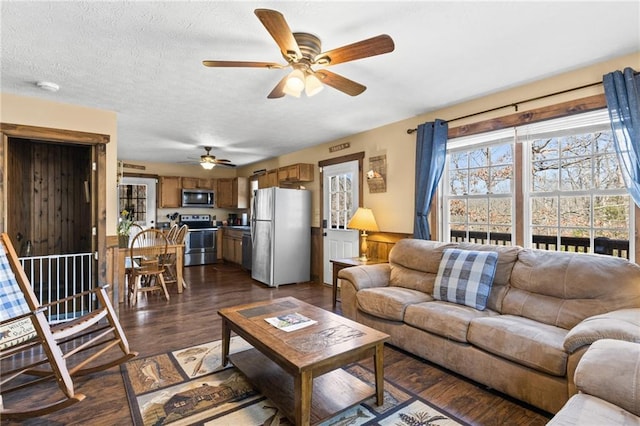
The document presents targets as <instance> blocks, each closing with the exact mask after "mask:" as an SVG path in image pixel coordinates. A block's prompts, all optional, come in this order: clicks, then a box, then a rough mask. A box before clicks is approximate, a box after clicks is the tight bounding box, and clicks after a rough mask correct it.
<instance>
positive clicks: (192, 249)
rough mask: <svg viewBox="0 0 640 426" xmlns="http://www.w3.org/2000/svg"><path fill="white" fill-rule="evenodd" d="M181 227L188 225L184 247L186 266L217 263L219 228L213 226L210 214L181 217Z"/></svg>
mask: <svg viewBox="0 0 640 426" xmlns="http://www.w3.org/2000/svg"><path fill="white" fill-rule="evenodd" d="M180 225H187V226H188V227H189V231H187V238H186V239H185V247H184V266H192V265H206V264H209V263H216V262H217V257H218V256H217V249H216V236H217V235H216V234H217V228H215V227H214V226H213V225H212V224H211V215H209V214H201V215H197V214H191V215H184V214H183V215H181V216H180Z"/></svg>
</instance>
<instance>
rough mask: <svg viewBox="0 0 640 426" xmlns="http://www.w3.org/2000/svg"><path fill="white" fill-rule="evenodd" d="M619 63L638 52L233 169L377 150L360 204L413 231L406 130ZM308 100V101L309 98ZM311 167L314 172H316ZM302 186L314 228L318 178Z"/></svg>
mask: <svg viewBox="0 0 640 426" xmlns="http://www.w3.org/2000/svg"><path fill="white" fill-rule="evenodd" d="M625 67H633V68H635V69H640V52H637V53H635V54H632V55H627V56H624V57H620V58H616V59H612V60H609V61H606V62H602V63H599V64H596V65H593V66H590V67H587V68H582V69H578V70H575V71H571V72H567V73H564V74H561V75H558V76H556V77H552V78H548V79H545V80H540V81H537V82H533V83H529V84H525V85H523V86H520V87H517V88H513V89H510V90H507V91H504V92H500V93H496V94H493V95H488V96H485V97H482V98H479V99H474V100H470V101H468V102H464V103H461V104H458V105H453V106H451V107H448V108H443V109H441V110H438V111H434V112H430V113H427V114H423V115H420V116H417V117H412V118H409V119H406V120H403V121H399V122H396V123H392V124H389V125H387V126H383V127H379V128H376V129H372V130H369V131H366V132H363V133H358V134H355V135H352V136H349V137H346V138H343V139H338V140H334V141H329V142H326V143H324V144H321V145H318V146H315V147H312V148H309V149H304V150H301V151H297V152H294V153H291V154H287V155H284V156H281V157H278V158H277V159H273V160H269V161H264V162H259V163H254V164H251V165H249V166H246V167H244V168H242V169H241V170H239V171H238V173H239V174H241V175H243V176H248V175H250V174H251V172H252V171H253V170H259V169H262V168H266V169H271V168H274V167H277V166H279V165H287V164H292V163H297V162H312V163H314V164H316V165H317V163H318V161H320V160H326V159H328V158H333V157H339V156H343V155H346V154H351V153H355V152H362V151H364V152H365V161H364V168H365V171H366V170H367V169H368V166H369V158H370V157H372V156H377V155H381V154H386V155H387V192H384V193H374V194H371V193H369V190H368V188H367V185H366V184H365V185H364V205H365V206H366V207H369V208H371V209H372V210H373V212H374V214H375V217H376V221H377V222H378V226H379V228H380V230H381V231H383V232H400V233H413V210H414V179H415V178H414V176H415V138H416V134H415V133H414V134H411V135H409V134H407V132H406V131H407V129H409V128H415V127H416V126H417V125H418V124H421V123H424V122H426V121H433V120H434V119H435V118H440V119H443V120H451V119H453V118H456V117H461V116H465V115H468V114H473V113H477V112H480V111H485V110H487V109H491V108H496V107H500V106H502V105H508V104H512V103H515V102H519V101H522V100H525V99H530V98H535V97H539V96H544V95H548V94H550V93H554V92H559V91H563V90H567V89H572V88H575V87H580V86H584V85H587V84H590V83H595V82H601V81H602V76H603V75H604V74H606V73H609V72H611V71H614V70H622V69H623V68H625ZM599 93H603V88H602V85H598V86H596V87H592V88H589V89H583V90H579V91H574V92H571V93H567V94H563V95H558V96H553V97H548V98H545V99H543V100H538V101H534V102H529V103H520V104H519V108H518V111H526V110H529V109H534V108H539V107H541V106H545V105H553V104H557V103H560V102H564V101H567V100H571V99H579V98H584V97H587V96H591V95H595V94H599ZM309 101H311V100H309ZM513 112H515V110H514V108H513V107H510V108H505V109H503V110H500V111H496V112H493V113H487V114H483V115H480V116H476V117H473V118H469V119H466V120H459V121H455V122H452V123H450V125H449V126H450V127H456V126H460V125H463V124H469V123H472V122H478V121H483V120H487V119H489V118H494V117H500V116H503V115H508V114H511V113H513ZM342 142H349V143H350V145H351V146H350V148H348V149H345V150H342V151H338V152H335V153H330V152H329V147H331V146H333V145H337V144H340V143H342ZM316 171H317V170H316ZM306 187H307V188H309V189H311V190H313V191H314V196H313V203H314V204H313V222H312V224H313V226H319V217H320V211H319V197H320V195H319V194H318V188H319V184H318V179H317V175H316V179H315V180H314V182H312V183H311V184H309V185H306Z"/></svg>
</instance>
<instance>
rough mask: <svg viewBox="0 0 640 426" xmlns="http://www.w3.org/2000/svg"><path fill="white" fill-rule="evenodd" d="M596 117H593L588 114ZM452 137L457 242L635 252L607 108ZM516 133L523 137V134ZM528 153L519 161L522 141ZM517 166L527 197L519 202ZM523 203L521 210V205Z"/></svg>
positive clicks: (448, 183) (447, 188) (451, 207)
mask: <svg viewBox="0 0 640 426" xmlns="http://www.w3.org/2000/svg"><path fill="white" fill-rule="evenodd" d="M589 114H592V115H589ZM508 134H509V133H508V131H507V133H505V131H502V132H496V133H495V138H494V139H493V140H492V134H487V135H479V136H478V137H477V141H478V142H476V139H473V137H468V138H462V139H461V140H460V141H459V142H458V141H457V140H455V139H454V140H451V141H449V146H450V151H449V152H448V153H447V164H446V169H445V175H444V179H443V183H442V186H441V188H442V189H441V190H442V193H443V196H442V200H443V203H444V206H445V209H446V210H445V212H446V217H445V218H444V226H445V228H444V231H445V234H447V235H449V236H450V239H451V240H452V241H469V242H478V243H493V244H515V241H516V236H515V234H514V232H515V222H516V220H515V214H516V211H523V212H524V217H523V218H522V219H523V221H524V223H525V229H524V234H525V235H524V236H523V237H520V238H519V240H520V241H521V240H523V239H524V245H525V246H527V247H534V248H543V249H549V250H568V251H583V252H596V253H604V254H613V255H616V256H621V257H628V256H629V249H630V244H631V243H630V235H632V230H631V225H632V223H633V221H632V219H633V218H632V215H633V210H632V207H631V199H630V196H629V194H628V193H627V190H626V188H625V184H624V180H623V177H622V173H621V170H620V167H619V165H618V159H617V155H616V151H615V146H614V140H613V135H612V132H611V128H610V125H609V123H608V116H606V114H605V113H604V112H596V113H587V114H584V115H582V117H579V116H574V117H569V118H566V119H561V120H556V121H553V122H549V123H543V124H541V125H539V127H535V125H533V126H525V127H523V128H522V129H520V128H518V129H513V133H512V137H509V136H505V135H508ZM516 135H518V136H517V137H516ZM516 143H518V144H522V152H523V158H515V155H514V153H515V144H516ZM516 170H521V171H522V174H523V175H522V176H519V179H518V181H522V182H523V188H522V192H523V195H524V197H523V200H522V205H521V206H516V199H515V189H514V186H515V182H516V175H515V173H516ZM516 207H519V208H518V209H516Z"/></svg>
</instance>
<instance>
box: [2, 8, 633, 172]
mask: <svg viewBox="0 0 640 426" xmlns="http://www.w3.org/2000/svg"><path fill="white" fill-rule="evenodd" d="M256 8H268V9H275V10H278V11H280V12H282V13H283V14H284V16H285V18H286V20H287V22H288V24H289V26H290V27H291V29H292V30H293V31H300V32H310V33H313V34H316V35H317V36H319V37H320V38H321V40H322V43H323V50H330V49H334V48H337V47H340V46H343V45H346V44H350V43H353V42H356V41H359V40H362V39H366V38H370V37H373V36H376V35H378V34H389V35H390V36H391V37H392V38H393V40H394V42H395V46H396V48H395V51H394V52H392V53H389V54H386V55H381V56H376V57H372V58H367V59H363V60H359V61H354V62H349V63H343V64H338V65H336V66H334V67H331V68H330V69H331V71H333V72H336V73H339V74H341V75H343V76H345V77H347V78H349V79H352V80H355V81H357V82H359V83H361V84H364V85H365V86H367V90H366V91H365V92H364V93H363V94H361V95H360V96H356V97H351V96H348V95H345V94H343V93H341V92H338V91H336V90H334V89H332V88H330V87H326V88H325V90H323V91H322V92H321V93H320V94H318V95H316V96H314V97H312V98H307V97H305V96H304V95H303V96H302V97H301V98H299V99H296V98H291V97H285V98H281V99H274V100H269V99H267V95H268V94H269V92H270V91H271V90H272V89H273V87H274V86H275V85H276V84H277V83H278V82H279V81H280V79H281V78H282V77H283V76H284V75H285V74H286V73H287V72H289V70H288V69H285V70H268V69H259V68H252V69H249V68H247V69H240V68H206V67H204V66H203V65H202V60H204V59H217V60H241V61H266V62H283V60H282V56H281V55H280V51H279V49H278V47H277V45H276V44H275V42H274V40H273V39H272V38H271V36H270V35H269V33H268V32H267V31H266V29H265V28H264V27H263V26H262V24H261V23H260V21H259V20H258V18H257V17H256V16H255V15H254V13H253V11H254V9H256ZM0 12H1V15H0V16H1V18H0V19H1V37H2V38H1V42H2V43H1V44H2V47H1V54H2V56H1V65H2V67H1V89H2V92H5V93H13V94H18V95H23V96H30V97H39V98H45V99H49V100H54V101H58V102H63V103H71V104H76V105H83V106H87V107H94V108H99V109H104V110H110V111H115V112H117V113H118V158H119V159H121V160H127V161H136V160H138V161H151V162H183V161H188V160H189V158H190V157H191V158H197V157H198V156H199V155H200V154H202V153H203V150H202V146H205V145H210V146H214V150H213V152H212V154H214V155H216V156H217V157H218V158H226V159H229V160H231V161H232V162H233V163H235V164H238V165H245V164H250V163H253V162H255V161H258V160H261V159H265V158H269V157H273V156H277V155H281V154H284V153H287V152H292V151H297V150H299V149H302V148H305V147H309V146H312V145H316V144H320V143H324V142H328V141H332V140H335V139H338V138H341V137H344V136H348V135H351V134H354V133H358V132H361V131H364V130H367V129H371V128H375V127H379V126H382V125H385V124H389V123H393V122H396V121H399V120H403V119H406V118H410V117H413V116H416V115H421V114H424V113H426V112H428V111H431V110H435V109H439V108H442V107H444V106H448V105H453V104H456V103H459V102H461V101H465V100H469V99H473V98H476V97H479V96H483V95H486V94H489V93H493V92H498V91H502V90H504V89H507V88H510V87H514V86H518V85H522V84H525V83H528V82H531V81H535V80H539V79H542V78H546V77H549V76H552V75H555V74H560V73H563V72H567V71H570V70H573V69H578V68H582V67H584V66H587V65H590V64H593V63H597V62H601V61H604V60H607V59H611V58H614V57H618V56H622V55H626V54H629V53H633V52H637V51H640V2H638V1H625V2H618V3H615V2H611V1H599V2H596V1H569V2H564V1H549V2H539V1H529V2H523V1H509V2H484V1H477V2H470V1H467V2H462V1H439V2H436V1H418V2H417V1H389V2H371V1H369V2H354V1H295V2H294V1H277V2H275V1H271V2H252V1H233V2H232V1H207V2H204V1H200V2H199V1H195V2H183V1H166V2H158V1H144V2H102V1H100V2H90V1H82V2H81V1H64V2H58V1H38V2H31V1H26V2H25V1H6V0H2V3H1V11H0ZM39 80H46V81H52V82H55V83H57V84H59V85H60V91H59V92H57V93H50V92H45V91H43V90H41V89H38V88H37V87H36V86H35V82H36V81H39Z"/></svg>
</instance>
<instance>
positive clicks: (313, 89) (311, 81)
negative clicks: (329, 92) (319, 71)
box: [304, 74, 323, 96]
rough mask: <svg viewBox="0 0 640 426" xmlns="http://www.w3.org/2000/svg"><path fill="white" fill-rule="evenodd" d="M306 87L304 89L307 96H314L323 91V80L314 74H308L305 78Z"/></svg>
mask: <svg viewBox="0 0 640 426" xmlns="http://www.w3.org/2000/svg"><path fill="white" fill-rule="evenodd" d="M304 83H305V87H304V91H305V93H306V94H307V96H313V95H315V94H317V93H320V92H321V91H322V88H323V86H322V82H321V81H320V80H319V79H318V77H316V76H315V75H313V74H307V76H306V77H305V79H304Z"/></svg>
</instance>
